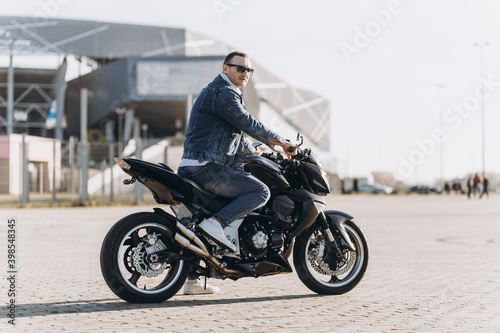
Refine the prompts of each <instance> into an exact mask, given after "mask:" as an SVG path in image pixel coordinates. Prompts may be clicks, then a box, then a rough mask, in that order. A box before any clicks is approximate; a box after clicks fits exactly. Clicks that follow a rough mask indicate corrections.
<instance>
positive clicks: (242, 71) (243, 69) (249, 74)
mask: <svg viewBox="0 0 500 333" xmlns="http://www.w3.org/2000/svg"><path fill="white" fill-rule="evenodd" d="M226 66H229V67H236V70H237V71H238V73H242V74H243V73H245V71H247V72H248V76H252V74H253V72H254V71H255V70H254V69H253V68H246V67H245V66H240V65H234V64H226Z"/></svg>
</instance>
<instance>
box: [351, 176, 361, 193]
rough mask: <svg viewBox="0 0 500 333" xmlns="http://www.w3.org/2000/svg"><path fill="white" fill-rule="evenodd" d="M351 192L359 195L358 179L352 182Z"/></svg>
mask: <svg viewBox="0 0 500 333" xmlns="http://www.w3.org/2000/svg"><path fill="white" fill-rule="evenodd" d="M352 191H353V192H354V193H356V194H359V186H358V179H357V178H354V180H353V182H352Z"/></svg>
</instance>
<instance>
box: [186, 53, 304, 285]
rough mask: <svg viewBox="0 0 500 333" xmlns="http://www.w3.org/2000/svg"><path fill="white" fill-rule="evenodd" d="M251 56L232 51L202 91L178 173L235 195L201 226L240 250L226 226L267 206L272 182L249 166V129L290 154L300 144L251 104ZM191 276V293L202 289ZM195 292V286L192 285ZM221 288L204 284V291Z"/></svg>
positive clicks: (215, 190) (225, 244)
mask: <svg viewBox="0 0 500 333" xmlns="http://www.w3.org/2000/svg"><path fill="white" fill-rule="evenodd" d="M253 72H254V70H253V69H252V68H251V62H250V59H249V58H248V56H247V55H246V54H245V53H242V52H232V53H230V54H228V55H227V57H226V58H225V60H224V63H223V65H222V73H220V74H219V75H218V76H217V77H216V78H215V79H214V80H213V81H212V82H211V83H210V84H208V86H207V87H205V88H204V89H203V90H202V91H201V93H200V95H199V96H198V97H197V99H196V102H195V103H194V105H193V109H192V110H191V114H190V117H189V123H188V126H187V130H186V141H185V142H184V153H183V155H182V160H181V163H180V165H179V170H178V173H179V175H181V176H182V177H185V178H189V179H191V180H193V181H194V182H196V183H198V184H199V185H201V186H203V187H204V188H205V189H207V190H209V191H211V192H213V193H216V194H218V195H221V196H224V197H228V198H234V200H233V201H232V202H231V203H230V204H228V205H227V206H226V207H224V208H223V209H221V210H220V211H219V212H217V213H216V214H214V215H213V216H212V217H210V218H208V219H205V220H203V221H202V222H201V223H200V224H199V225H198V226H197V228H198V230H200V231H201V232H202V233H204V234H205V235H206V236H207V237H209V238H210V239H212V240H213V241H214V242H216V243H217V244H218V245H219V246H221V247H224V248H226V249H228V250H229V251H231V252H235V251H236V248H235V247H234V245H233V244H231V243H230V242H229V241H228V240H227V238H226V236H225V234H224V228H225V227H227V226H228V225H229V224H231V222H233V221H234V220H236V219H238V218H240V217H242V216H244V215H246V214H247V213H249V212H251V211H253V210H255V209H257V208H259V207H262V206H264V205H265V204H266V202H267V201H268V200H269V196H270V191H269V188H268V187H267V186H266V185H265V184H264V183H262V182H261V181H259V180H258V179H257V178H255V177H253V176H252V175H250V174H249V173H247V172H245V171H244V170H243V158H244V155H245V154H251V153H252V152H253V151H254V150H253V147H252V146H251V144H250V143H249V142H248V141H247V140H245V137H244V133H246V134H248V135H250V136H251V137H253V138H254V139H256V140H258V141H260V142H262V143H264V144H266V145H267V146H269V147H272V146H274V145H278V146H281V147H282V149H283V150H284V152H285V153H286V155H287V157H288V158H290V156H293V155H295V154H296V151H295V150H293V151H292V152H289V151H288V150H289V148H291V147H292V149H293V148H294V147H295V146H294V145H292V144H291V143H289V142H287V141H285V140H284V139H283V138H282V137H280V136H279V135H278V134H276V133H275V132H273V131H272V130H270V129H268V128H266V127H265V126H264V125H263V124H262V123H260V122H259V121H258V120H256V119H255V118H254V117H252V115H250V114H249V113H248V112H247V111H246V108H245V105H244V102H243V96H242V94H241V90H240V89H241V88H243V87H245V86H246V84H247V83H248V80H249V79H250V76H251V75H252V74H253ZM190 277H191V279H190V280H188V282H187V283H186V289H185V290H184V292H185V293H190V294H193V293H196V290H200V289H201V288H200V286H201V281H199V280H198V281H196V280H194V279H192V277H193V276H190ZM190 285H191V287H192V288H191V289H193V290H194V291H193V292H190V290H189V289H190V288H189V286H190ZM214 291H217V290H208V289H207V288H205V287H204V288H203V290H200V293H211V292H214Z"/></svg>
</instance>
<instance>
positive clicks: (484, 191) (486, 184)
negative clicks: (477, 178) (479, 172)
mask: <svg viewBox="0 0 500 333" xmlns="http://www.w3.org/2000/svg"><path fill="white" fill-rule="evenodd" d="M485 194H486V196H487V197H488V198H489V197H490V195H489V193H488V178H486V176H484V177H483V191H482V192H481V195H480V196H479V199H481V198H482V197H483V195H485Z"/></svg>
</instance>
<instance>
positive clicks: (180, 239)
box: [174, 222, 242, 275]
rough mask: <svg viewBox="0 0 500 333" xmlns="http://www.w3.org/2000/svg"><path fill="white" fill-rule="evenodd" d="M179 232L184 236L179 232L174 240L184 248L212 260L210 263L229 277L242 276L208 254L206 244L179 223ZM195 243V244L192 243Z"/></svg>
mask: <svg viewBox="0 0 500 333" xmlns="http://www.w3.org/2000/svg"><path fill="white" fill-rule="evenodd" d="M177 230H178V231H179V232H180V233H182V234H183V235H184V236H186V237H187V238H186V237H184V236H182V235H180V234H179V232H177V233H176V234H175V237H174V240H175V241H176V242H177V243H178V244H179V245H180V246H182V247H184V248H186V249H188V250H190V251H192V252H194V253H196V254H197V255H199V256H201V257H203V258H205V259H208V260H210V262H211V263H212V264H213V265H214V266H215V267H216V268H217V269H218V270H219V271H221V272H222V273H224V274H227V275H242V273H241V272H240V271H236V270H233V269H227V268H226V267H225V266H224V265H223V264H222V263H221V262H220V261H219V260H218V259H217V258H215V257H214V256H212V255H211V254H210V253H208V250H207V248H206V247H205V244H203V242H202V241H201V240H200V239H199V238H198V237H196V235H195V233H194V232H192V231H191V230H189V229H188V228H186V227H185V226H183V225H182V224H181V223H179V222H177ZM191 241H194V242H195V243H196V245H198V246H196V245H195V244H193V243H191Z"/></svg>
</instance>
